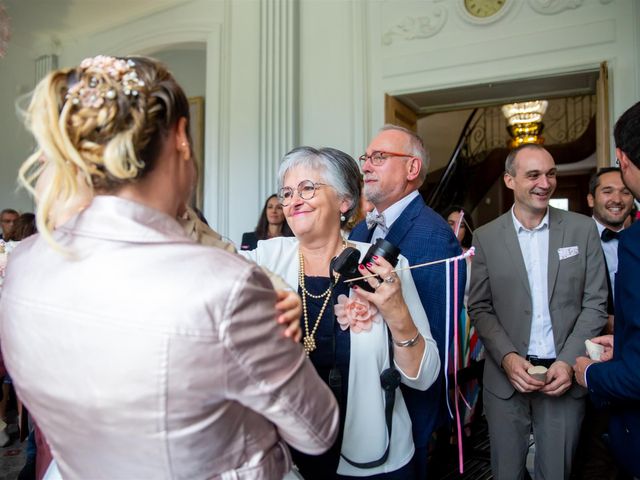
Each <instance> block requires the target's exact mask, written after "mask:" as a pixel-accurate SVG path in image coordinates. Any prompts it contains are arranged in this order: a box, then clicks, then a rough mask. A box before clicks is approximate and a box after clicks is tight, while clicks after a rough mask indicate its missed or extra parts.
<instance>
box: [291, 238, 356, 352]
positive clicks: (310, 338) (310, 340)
mask: <svg viewBox="0 0 640 480" xmlns="http://www.w3.org/2000/svg"><path fill="white" fill-rule="evenodd" d="M346 247H347V242H345V241H344V240H343V241H342V249H343V250H344V249H345V248H346ZM298 260H299V261H300V278H299V280H298V283H299V285H300V290H302V315H303V318H304V331H305V335H304V338H303V339H302V347H303V348H304V351H305V353H306V354H307V357H308V356H309V354H310V353H311V352H313V351H314V350H315V349H316V340H315V335H316V332H317V331H318V327H319V326H320V320H321V319H322V315H324V311H325V309H326V308H327V305H328V304H329V299H330V298H331V292H332V291H333V287H335V286H336V284H337V283H338V280H340V274H339V273H337V274H335V273H334V280H333V282H330V283H329V288H327V290H326V291H325V292H324V293H321V294H320V295H314V294H312V293H310V292H309V291H308V290H307V289H306V288H305V285H304V257H303V256H302V252H301V251H300V250H298ZM307 296H309V297H311V298H315V299H316V300H318V299H320V298H324V302H322V308H320V313H319V314H318V318H316V321H315V323H314V324H313V329H312V330H309V314H308V313H307Z"/></svg>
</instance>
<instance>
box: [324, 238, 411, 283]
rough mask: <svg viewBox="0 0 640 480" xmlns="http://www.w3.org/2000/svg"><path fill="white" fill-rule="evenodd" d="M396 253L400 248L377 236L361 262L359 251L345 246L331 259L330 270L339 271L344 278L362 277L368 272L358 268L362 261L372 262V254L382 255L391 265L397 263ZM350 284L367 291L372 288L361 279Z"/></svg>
mask: <svg viewBox="0 0 640 480" xmlns="http://www.w3.org/2000/svg"><path fill="white" fill-rule="evenodd" d="M398 255H400V249H399V248H398V247H396V246H395V245H393V244H392V243H390V242H387V241H386V240H385V239H384V238H379V239H378V240H376V243H374V244H373V245H371V248H369V250H368V251H367V253H366V254H365V256H364V258H363V259H362V262H360V251H359V250H358V249H356V248H353V247H347V248H345V249H344V250H343V251H342V253H341V254H340V255H338V256H337V257H335V258H334V259H333V260H332V261H331V270H333V271H334V272H336V273H339V274H340V276H341V277H342V278H343V279H344V280H349V279H352V278H357V277H362V276H363V275H369V273H363V272H361V271H360V270H358V265H360V263H362V264H363V265H366V264H367V263H369V262H371V263H373V258H372V257H374V256H376V257H382V258H384V259H385V260H386V261H387V262H389V263H390V264H391V265H392V266H393V267H395V266H396V265H397V264H398ZM376 278H377V279H378V281H382V279H380V277H376ZM351 285H352V286H353V285H357V286H358V287H360V288H363V289H364V290H366V291H368V292H373V291H374V289H373V287H372V286H371V285H369V283H368V282H367V280H365V279H361V280H356V281H355V282H351Z"/></svg>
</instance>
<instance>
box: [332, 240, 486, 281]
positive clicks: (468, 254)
mask: <svg viewBox="0 0 640 480" xmlns="http://www.w3.org/2000/svg"><path fill="white" fill-rule="evenodd" d="M475 254H476V247H471V248H470V249H469V250H467V251H466V252H464V253H463V254H462V255H458V256H457V257H450V258H443V259H442V260H434V261H433V262H426V263H420V264H418V265H410V266H408V267H404V268H396V269H394V270H392V272H402V271H404V270H413V269H414V268H422V267H429V266H431V265H437V264H439V263H445V262H455V261H457V260H462V259H465V258H468V257H473V256H474V255H475ZM372 277H377V275H376V274H375V273H372V274H370V275H363V276H361V277H354V278H350V279H348V280H345V281H344V283H351V282H355V281H357V280H363V279H365V278H372Z"/></svg>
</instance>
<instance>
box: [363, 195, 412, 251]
mask: <svg viewBox="0 0 640 480" xmlns="http://www.w3.org/2000/svg"><path fill="white" fill-rule="evenodd" d="M418 195H420V194H419V193H418V191H417V190H414V191H413V192H411V193H410V194H409V195H407V196H406V197H402V198H401V199H400V200H398V201H397V202H396V203H394V204H393V205H391V206H390V207H389V208H387V209H386V210H385V211H384V212H382V213H384V221H385V223H386V225H387V229H389V228H391V225H393V222H395V221H396V220H397V219H398V217H399V216H400V215H402V212H404V209H405V208H407V205H409V204H410V203H411V202H412V201H413V199H414V198H416V197H417V196H418ZM374 213H380V212H378V209H377V208H376V209H375V210H374ZM386 235H387V234H386V233H385V232H384V231H383V230H382V229H381V228H380V225H376V229H375V230H374V231H373V235H372V236H371V243H375V241H376V240H377V239H379V238H384V237H385V236H386Z"/></svg>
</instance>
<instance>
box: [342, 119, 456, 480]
mask: <svg viewBox="0 0 640 480" xmlns="http://www.w3.org/2000/svg"><path fill="white" fill-rule="evenodd" d="M359 160H360V167H361V169H362V172H363V174H364V194H365V197H366V198H367V200H369V201H370V202H371V203H373V205H374V206H375V210H374V211H373V212H371V213H370V214H368V215H367V220H365V221H362V222H360V223H359V224H358V225H356V227H355V228H354V229H353V231H352V232H351V235H350V237H349V238H350V239H352V240H359V241H364V242H371V243H373V242H375V240H377V239H378V238H380V237H382V238H385V239H386V240H388V241H389V242H391V243H393V244H394V245H396V246H397V247H398V248H400V251H401V252H402V255H404V256H405V257H406V258H407V259H408V260H409V263H410V264H411V265H417V264H419V263H425V262H430V261H433V260H440V259H443V258H448V257H452V256H456V255H460V254H461V253H462V251H461V249H460V245H459V243H458V241H457V239H456V237H455V235H454V234H453V230H452V229H451V228H450V227H449V225H448V224H447V222H445V221H444V219H443V218H442V217H441V216H440V215H438V214H437V213H436V212H434V211H433V210H432V209H431V208H429V207H428V206H427V205H426V204H425V202H424V200H423V199H422V197H421V196H420V193H419V192H418V189H419V188H420V186H421V185H422V184H423V182H424V180H425V178H426V177H427V168H428V155H427V152H426V151H425V148H424V144H423V143H422V140H421V139H420V137H418V136H417V135H416V134H415V133H414V132H412V131H410V130H407V129H405V128H402V127H398V126H395V125H385V126H384V127H382V129H380V131H379V133H378V135H377V136H376V137H375V138H374V139H373V140H372V141H371V143H370V144H369V146H368V147H367V150H366V153H365V154H364V155H362V156H361V157H360V158H359ZM460 269H461V272H460V277H459V281H458V285H457V288H458V298H459V299H460V300H461V299H462V298H463V295H464V287H465V281H466V277H465V265H464V262H461V264H460ZM411 273H412V277H413V281H414V282H415V284H416V288H417V290H418V294H419V296H420V301H421V302H422V306H423V307H424V310H425V311H426V312H427V317H428V319H429V325H430V326H431V333H432V335H433V337H434V339H435V341H436V343H437V344H438V351H439V352H440V364H441V365H444V354H445V351H446V350H445V340H446V339H445V336H446V335H445V331H446V330H445V329H446V322H447V317H446V313H447V304H446V287H447V285H446V276H445V266H444V264H439V265H435V266H431V267H426V268H417V269H414V270H411ZM451 297H453V294H452V295H451ZM461 304H462V301H460V305H461ZM401 388H402V392H403V396H404V400H405V402H406V404H407V408H408V410H409V415H410V416H411V423H412V427H413V441H414V443H415V448H416V451H415V455H414V462H415V465H416V470H417V472H418V477H417V478H420V479H421V480H422V479H424V478H426V477H427V454H428V453H427V446H428V443H429V439H430V438H431V434H432V432H433V431H434V430H435V429H437V428H438V427H440V426H441V425H443V424H444V423H445V422H446V421H447V415H446V401H445V394H446V392H445V389H444V375H443V371H442V369H441V372H440V375H439V377H438V380H436V382H435V383H434V384H433V385H432V386H431V388H429V389H428V390H426V391H424V392H421V391H418V390H414V389H411V388H407V387H405V386H404V385H402V386H401Z"/></svg>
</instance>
